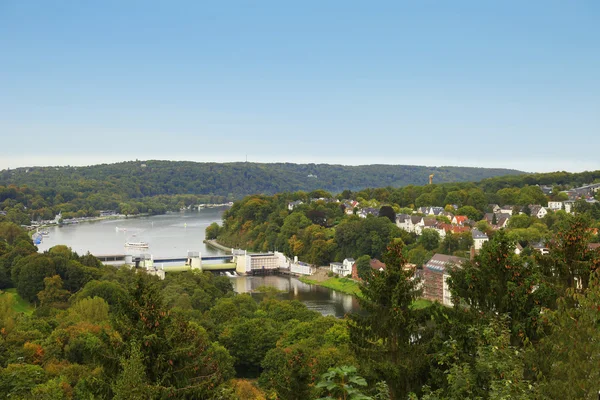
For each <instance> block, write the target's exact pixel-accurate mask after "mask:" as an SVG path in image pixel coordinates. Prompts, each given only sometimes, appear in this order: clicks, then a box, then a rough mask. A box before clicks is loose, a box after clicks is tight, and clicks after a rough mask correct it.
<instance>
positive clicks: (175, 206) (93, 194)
mask: <svg viewBox="0 0 600 400" xmlns="http://www.w3.org/2000/svg"><path fill="white" fill-rule="evenodd" d="M431 173H433V174H434V178H433V179H434V182H435V183H434V184H433V185H426V186H413V185H412V183H414V182H418V183H426V182H428V179H429V174H431ZM517 173H518V171H513V170H503V169H483V168H461V167H440V168H428V167H416V166H391V165H367V166H359V167H348V166H339V165H326V164H319V165H313V164H306V165H301V164H255V163H231V164H216V163H192V162H174V161H146V162H144V163H142V162H127V163H119V164H110V165H97V166H91V167H32V168H18V169H15V170H3V171H0V220H2V219H7V220H8V221H12V222H15V223H17V224H20V225H29V223H30V222H31V221H40V220H51V219H54V218H55V216H56V215H57V214H58V213H62V216H63V218H64V219H68V218H74V217H77V218H79V217H94V216H98V215H99V213H100V211H102V210H113V211H116V212H118V213H120V214H123V215H136V214H140V213H142V214H163V213H165V212H167V211H177V210H180V209H182V208H189V207H191V206H194V205H197V204H207V203H208V204H221V203H225V202H228V201H230V200H233V199H241V198H243V197H244V196H246V195H250V194H264V195H269V194H274V193H279V192H294V191H298V190H302V191H306V192H308V191H318V190H320V189H323V188H324V189H325V190H329V191H331V192H334V193H335V192H343V191H348V190H351V191H356V190H359V189H360V190H364V188H373V187H384V186H385V189H369V190H368V191H367V192H369V191H370V192H372V193H375V194H377V193H379V192H381V191H388V192H389V193H397V194H398V193H403V196H404V198H403V199H399V198H391V199H390V201H392V202H394V203H397V204H402V205H405V204H406V205H408V204H431V205H433V204H438V203H439V204H442V203H443V202H444V201H445V200H447V201H450V200H452V201H453V203H452V204H455V203H459V202H460V201H463V202H464V201H465V199H463V198H462V197H464V196H463V195H462V194H460V196H459V197H458V198H455V199H453V198H452V196H451V197H449V198H446V197H445V196H446V195H445V194H446V193H449V192H452V191H455V190H454V188H458V189H457V190H463V189H464V190H468V189H472V188H479V189H481V190H482V191H483V192H484V193H486V195H487V194H492V193H497V196H488V197H489V198H488V200H490V202H492V203H501V202H502V201H503V200H506V199H510V198H511V196H512V194H513V193H514V190H515V188H517V189H518V188H521V187H524V186H533V185H536V184H542V185H555V186H557V187H558V188H564V187H571V186H578V185H579V184H583V183H591V182H594V181H595V180H597V179H599V178H600V171H595V172H583V173H576V174H571V173H566V172H556V173H546V174H525V175H505V176H495V175H499V174H517ZM491 176H493V177H491ZM479 179H481V180H479ZM469 180H470V181H477V180H479V181H478V183H464V184H459V183H457V182H458V181H469ZM439 182H447V183H439ZM398 187H404V188H406V190H405V191H403V192H398V191H394V189H397V188H398ZM434 189H435V190H434ZM500 189H505V190H504V191H502V192H500ZM416 193H418V194H419V195H418V196H414V194H416ZM419 196H420V197H419ZM441 196H443V198H442V197H441ZM461 196H462V197H461ZM520 200H522V201H525V200H527V198H525V197H523V198H521V199H520ZM4 214H6V215H4Z"/></svg>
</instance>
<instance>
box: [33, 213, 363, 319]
mask: <svg viewBox="0 0 600 400" xmlns="http://www.w3.org/2000/svg"><path fill="white" fill-rule="evenodd" d="M224 210H225V208H208V209H202V210H200V211H189V212H184V213H172V214H166V215H157V216H152V217H141V218H128V219H118V220H117V219H114V220H105V221H96V222H86V223H80V224H76V225H66V226H63V227H51V228H47V229H46V230H47V231H48V233H49V236H48V237H45V238H44V239H43V241H42V243H41V244H40V245H38V248H39V250H40V251H45V250H48V249H49V248H51V247H52V246H56V245H58V244H64V245H67V246H69V247H71V248H72V249H73V250H75V251H76V252H77V253H79V254H85V253H87V252H88V251H89V252H90V253H92V254H95V255H109V254H139V253H150V254H152V255H153V256H154V258H155V259H156V258H166V257H177V258H180V257H181V258H183V257H186V256H187V252H188V250H189V251H200V252H202V254H203V255H221V254H224V253H223V252H222V251H220V250H218V249H214V248H212V247H207V246H206V245H205V244H204V243H203V240H204V237H205V236H204V231H205V229H206V227H207V226H208V225H210V224H212V223H213V222H220V221H221V216H222V214H223V211H224ZM117 227H118V228H119V230H118V231H117V229H116V228H117ZM128 241H130V242H139V241H143V242H147V243H148V244H149V248H148V249H144V250H134V249H131V248H126V247H125V243H126V242H128ZM231 280H232V284H233V287H234V289H235V291H236V292H237V293H251V292H254V291H255V290H256V288H258V287H259V286H272V287H275V288H277V289H278V290H280V291H283V293H281V294H279V295H278V297H279V298H281V299H286V300H298V301H301V302H302V303H304V304H306V306H307V307H308V308H309V309H311V310H315V311H319V312H320V313H321V314H323V315H334V316H336V317H343V316H344V315H345V314H347V313H350V312H352V311H356V310H358V308H359V306H358V303H357V301H356V299H355V298H354V297H352V296H350V295H347V294H344V293H339V292H336V291H334V290H331V289H327V288H324V287H320V286H313V285H308V284H306V283H303V282H300V281H299V280H298V279H296V278H293V277H289V276H285V275H271V276H239V277H233V278H231ZM253 296H256V297H260V296H261V294H258V293H254V294H253Z"/></svg>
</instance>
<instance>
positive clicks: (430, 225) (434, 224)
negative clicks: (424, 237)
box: [416, 217, 446, 238]
mask: <svg viewBox="0 0 600 400" xmlns="http://www.w3.org/2000/svg"><path fill="white" fill-rule="evenodd" d="M442 224H443V223H442V222H439V221H438V220H437V219H435V218H433V217H427V218H423V226H422V227H420V228H421V229H417V230H416V232H417V235H421V234H422V233H423V229H433V230H434V231H436V232H437V233H439V235H440V237H442V238H443V237H445V236H446V231H445V230H444V229H443V228H442V227H441V225H442Z"/></svg>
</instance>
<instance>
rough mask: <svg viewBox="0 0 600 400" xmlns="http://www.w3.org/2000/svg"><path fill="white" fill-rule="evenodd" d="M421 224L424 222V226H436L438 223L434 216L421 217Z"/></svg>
mask: <svg viewBox="0 0 600 400" xmlns="http://www.w3.org/2000/svg"><path fill="white" fill-rule="evenodd" d="M423 224H425V226H426V227H428V228H431V227H433V226H436V225H437V224H438V221H437V219H435V218H434V217H428V218H423Z"/></svg>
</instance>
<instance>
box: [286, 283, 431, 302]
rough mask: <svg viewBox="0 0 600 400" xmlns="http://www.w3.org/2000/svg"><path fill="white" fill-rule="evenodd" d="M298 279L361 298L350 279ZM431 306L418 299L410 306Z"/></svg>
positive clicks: (358, 286) (357, 288) (356, 285)
mask: <svg viewBox="0 0 600 400" xmlns="http://www.w3.org/2000/svg"><path fill="white" fill-rule="evenodd" d="M298 279H299V280H300V281H301V282H304V283H308V284H311V285H318V286H323V287H326V288H329V289H333V290H335V291H337V292H342V293H346V294H351V295H355V296H358V297H361V296H362V293H361V292H360V285H359V283H358V282H356V281H354V280H352V279H348V278H337V277H334V278H329V279H327V280H325V281H321V282H319V281H316V280H312V279H309V278H307V277H305V276H301V277H299V278H298ZM431 304H432V302H431V301H429V300H425V299H418V300H415V302H414V303H413V304H412V307H413V308H414V309H421V308H426V307H429V306H430V305H431Z"/></svg>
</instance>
